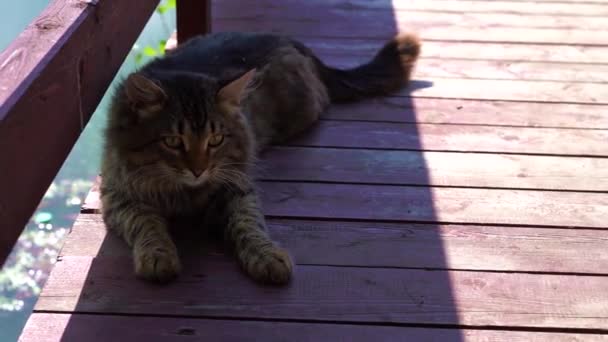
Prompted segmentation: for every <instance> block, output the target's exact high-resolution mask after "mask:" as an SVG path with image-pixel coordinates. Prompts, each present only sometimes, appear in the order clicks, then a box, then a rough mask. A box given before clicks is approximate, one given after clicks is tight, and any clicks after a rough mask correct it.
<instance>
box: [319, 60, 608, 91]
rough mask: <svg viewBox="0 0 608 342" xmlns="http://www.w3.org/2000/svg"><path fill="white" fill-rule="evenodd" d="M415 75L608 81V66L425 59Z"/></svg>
mask: <svg viewBox="0 0 608 342" xmlns="http://www.w3.org/2000/svg"><path fill="white" fill-rule="evenodd" d="M320 57H321V58H322V59H323V61H324V62H325V63H327V64H328V65H332V66H335V67H339V68H351V67H355V66H358V65H360V64H363V63H366V62H367V61H368V60H369V57H370V56H366V57H363V56H346V55H344V56H337V55H327V56H323V55H321V56H320ZM415 75H416V78H417V79H425V78H435V77H436V78H458V79H469V78H471V79H487V80H520V81H552V82H568V83H574V82H579V83H580V82H583V83H601V84H605V83H608V65H602V64H600V65H597V64H568V65H564V64H562V63H545V62H543V63H530V62H511V61H508V62H505V61H483V60H467V59H443V58H425V59H422V60H420V61H419V62H418V63H417V64H416V71H415ZM600 87H601V86H600Z"/></svg>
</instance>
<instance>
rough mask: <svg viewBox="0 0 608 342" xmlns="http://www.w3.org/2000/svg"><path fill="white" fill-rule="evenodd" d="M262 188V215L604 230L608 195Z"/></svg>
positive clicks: (414, 188) (390, 188)
mask: <svg viewBox="0 0 608 342" xmlns="http://www.w3.org/2000/svg"><path fill="white" fill-rule="evenodd" d="M261 190H262V191H261V197H262V200H263V203H264V209H265V213H266V215H269V216H271V217H279V218H288V217H291V218H302V219H307V218H315V219H317V218H320V219H331V220H337V219H343V220H383V221H415V222H431V223H438V222H439V223H469V224H470V223H472V224H492V225H532V226H555V227H570V228H575V227H587V228H603V229H605V228H608V225H607V224H606V220H605V216H606V213H607V212H608V194H606V193H579V192H555V191H529V190H497V189H469V188H444V187H437V188H426V187H417V186H388V185H385V186H382V185H360V184H359V185H353V184H319V183H308V182H306V183H304V182H301V183H298V182H262V184H261ZM90 206H91V207H93V206H97V207H99V202H98V201H97V202H96V203H91V204H90Z"/></svg>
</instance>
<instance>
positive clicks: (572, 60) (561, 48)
mask: <svg viewBox="0 0 608 342" xmlns="http://www.w3.org/2000/svg"><path fill="white" fill-rule="evenodd" d="M295 38H297V39H299V40H301V41H302V42H303V43H305V44H306V45H307V46H309V47H310V48H312V49H313V50H314V51H315V52H317V53H319V54H321V55H324V56H330V55H337V56H343V55H349V56H362V57H371V56H373V55H374V54H375V53H376V52H377V51H378V49H379V48H380V47H381V46H382V44H383V43H384V42H385V41H386V39H390V38H391V36H390V34H387V35H386V37H383V38H376V39H365V38H348V39H344V38H332V37H322V38H319V37H306V36H295ZM423 44H424V45H423V46H424V47H423V49H422V50H421V60H424V59H426V58H441V59H443V60H448V59H451V58H455V59H474V60H497V61H525V62H553V63H565V64H576V63H593V64H599V63H603V64H606V63H608V46H583V45H563V44H562V45H547V44H543V45H540V44H509V43H494V42H483V43H477V42H463V41H458V42H451V41H432V40H425V41H424V42H423ZM422 63H423V62H422ZM563 68H564V69H567V68H568V65H564V66H563Z"/></svg>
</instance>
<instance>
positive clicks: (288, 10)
mask: <svg viewBox="0 0 608 342" xmlns="http://www.w3.org/2000/svg"><path fill="white" fill-rule="evenodd" d="M343 3H344V2H343ZM273 5H274V4H273ZM218 6H219V9H218V13H217V16H215V17H214V19H215V20H218V21H223V20H230V21H237V20H241V21H245V22H247V21H251V20H252V19H258V20H259V19H265V20H267V21H272V23H271V22H267V23H265V24H264V23H261V24H262V25H273V26H272V27H276V24H278V23H281V24H282V25H289V26H291V25H295V26H294V27H296V26H297V27H300V25H304V26H306V25H308V26H310V23H311V22H317V23H322V24H323V25H328V26H327V27H332V28H336V29H337V28H338V27H339V26H338V25H334V24H332V23H331V22H324V21H322V20H320V19H321V17H322V16H323V17H325V16H327V17H330V18H332V19H340V20H345V21H358V22H360V23H361V24H362V25H363V27H365V28H366V29H369V30H371V31H374V32H381V31H386V30H387V29H388V28H390V27H391V25H389V26H387V22H378V21H375V20H373V18H374V17H375V16H377V17H383V18H391V19H393V20H392V26H393V28H395V29H398V30H400V31H403V30H408V29H411V28H414V27H416V28H420V27H423V28H429V27H435V28H437V27H467V28H472V27H476V28H487V27H491V28H498V27H505V28H528V29H534V28H539V29H556V30H572V29H585V30H605V29H607V28H608V23H606V21H605V20H604V18H603V17H599V16H598V17H585V18H581V17H576V16H570V15H544V14H539V15H529V14H520V13H479V12H472V11H470V10H469V9H466V7H462V9H461V11H459V12H438V11H433V10H426V11H425V10H422V11H411V12H392V11H390V10H386V11H378V10H366V9H357V10H354V9H352V8H345V7H344V6H339V5H335V6H328V5H327V4H325V3H323V4H317V5H316V6H317V7H318V8H319V7H320V8H322V9H323V12H322V14H319V13H316V12H314V11H312V10H311V7H312V6H311V5H310V4H308V3H297V4H295V6H293V5H286V6H280V7H275V6H273V7H270V8H264V11H261V10H259V9H253V8H248V7H249V6H246V7H244V8H245V10H244V11H243V10H241V11H240V12H230V11H227V10H222V6H224V5H221V4H218ZM382 25H384V26H382ZM304 26H301V27H304ZM269 27H270V26H269ZM339 31H341V32H345V31H344V30H339ZM360 31H362V30H361V29H358V30H357V32H360ZM302 33H303V34H305V32H302Z"/></svg>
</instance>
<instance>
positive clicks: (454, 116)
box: [322, 97, 608, 129]
mask: <svg viewBox="0 0 608 342" xmlns="http://www.w3.org/2000/svg"><path fill="white" fill-rule="evenodd" d="M322 118H326V119H332V120H360V121H392V122H401V123H420V124H425V123H432V124H464V125H492V126H523V127H559V128H590V129H607V128H608V106H597V105H582V104H563V103H538V102H505V101H475V100H462V99H435V98H401V97H385V98H377V99H370V100H366V101H363V102H359V103H356V104H350V105H332V106H330V107H329V110H328V111H327V112H326V113H324V114H323V115H322Z"/></svg>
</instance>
